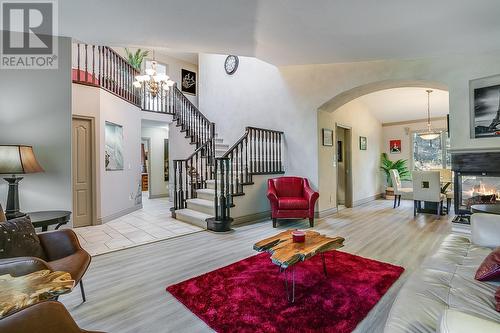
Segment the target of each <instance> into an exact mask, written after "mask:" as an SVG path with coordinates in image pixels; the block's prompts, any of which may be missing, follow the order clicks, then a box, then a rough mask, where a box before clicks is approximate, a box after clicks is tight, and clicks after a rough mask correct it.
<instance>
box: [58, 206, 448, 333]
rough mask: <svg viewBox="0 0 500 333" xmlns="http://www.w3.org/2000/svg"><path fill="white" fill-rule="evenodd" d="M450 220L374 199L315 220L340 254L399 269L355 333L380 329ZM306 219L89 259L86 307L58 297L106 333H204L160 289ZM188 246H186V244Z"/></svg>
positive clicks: (83, 322)
mask: <svg viewBox="0 0 500 333" xmlns="http://www.w3.org/2000/svg"><path fill="white" fill-rule="evenodd" d="M450 220H451V216H448V217H446V216H443V217H441V218H438V217H437V216H436V215H425V214H420V215H419V216H417V217H416V218H413V206H412V202H409V201H404V202H403V201H402V202H401V207H399V208H397V209H392V202H391V201H390V200H388V201H385V200H377V201H374V202H371V203H368V204H365V205H363V206H359V207H356V208H353V209H345V210H342V211H341V212H339V213H337V214H335V215H333V216H331V217H328V218H324V219H322V220H317V221H316V226H315V228H314V229H315V230H317V231H319V232H321V233H325V234H327V235H332V236H335V235H339V236H342V237H345V238H346V241H345V243H344V244H345V246H344V247H343V248H342V249H341V250H342V251H345V252H349V253H353V254H357V255H361V256H363V257H367V258H372V259H376V260H380V261H384V262H389V263H393V264H396V265H401V266H403V267H405V269H406V271H405V273H404V274H403V276H402V277H401V278H400V279H399V280H398V281H397V282H396V283H395V284H394V285H393V287H392V288H391V290H389V292H388V293H387V294H386V295H385V296H384V297H383V298H382V300H381V301H380V302H379V303H378V304H377V305H376V306H375V308H374V309H373V310H372V311H371V312H370V313H369V315H368V316H367V317H366V318H365V320H363V322H361V323H360V324H359V325H358V327H357V328H356V332H370V333H372V332H382V331H383V327H384V323H385V320H386V317H387V314H388V311H389V309H390V307H391V304H392V302H393V301H394V297H395V295H396V294H397V291H398V289H399V288H400V286H401V284H402V283H403V282H404V281H405V280H406V279H407V277H408V275H409V274H411V272H412V271H413V270H414V269H415V268H416V267H418V266H419V265H420V263H421V262H422V260H423V258H424V257H425V256H426V255H427V254H428V253H429V252H430V251H432V249H433V248H434V247H436V246H437V245H439V243H440V242H441V241H442V239H443V237H444V236H445V235H447V234H448V233H450V232H451V225H450ZM306 227H308V222H307V221H306V220H304V221H298V222H291V221H288V222H287V221H283V222H281V223H280V222H279V226H278V228H277V229H273V228H272V225H271V221H266V222H260V223H256V224H250V225H245V226H239V227H237V228H235V231H234V232H231V233H227V234H214V233H211V232H206V231H205V232H199V233H195V234H190V235H186V236H182V237H178V238H174V239H169V240H165V241H160V242H156V243H152V244H147V245H143V246H139V247H135V248H131V249H125V250H122V251H118V252H113V253H109V254H104V255H101V256H97V257H94V258H93V260H92V263H91V265H90V269H89V271H88V272H87V274H86V276H85V277H84V283H85V287H86V293H87V302H86V303H84V304H80V303H81V298H80V294H79V290H78V288H76V289H75V291H73V292H72V293H71V294H70V295H66V296H63V297H61V298H60V299H61V301H62V302H63V303H64V304H65V305H66V307H67V308H68V310H69V311H70V312H71V314H72V315H73V317H74V318H75V320H76V321H77V322H78V324H79V325H80V327H82V328H84V329H95V330H102V331H106V332H109V333H127V332H152V333H159V332H210V331H211V329H210V328H209V327H208V326H207V325H206V324H205V323H204V322H203V321H201V320H200V319H198V317H196V316H195V315H194V314H192V313H191V312H190V311H189V310H187V309H186V308H185V307H184V306H183V305H182V304H180V303H179V302H178V301H177V300H176V299H174V298H173V297H172V296H171V295H170V294H168V293H167V292H166V291H165V287H166V286H168V285H170V284H173V283H177V282H180V281H183V280H185V279H187V278H191V277H194V276H197V275H200V274H203V273H206V272H209V271H211V270H214V269H216V268H220V267H222V266H225V265H228V264H230V263H233V262H235V261H238V260H240V259H243V258H246V257H248V256H251V255H254V254H255V252H254V251H253V250H252V245H253V244H254V243H255V242H256V241H258V240H260V239H262V238H265V237H268V236H271V235H273V234H276V233H277V232H279V231H281V230H285V229H288V228H306ZM186 244H189V246H186Z"/></svg>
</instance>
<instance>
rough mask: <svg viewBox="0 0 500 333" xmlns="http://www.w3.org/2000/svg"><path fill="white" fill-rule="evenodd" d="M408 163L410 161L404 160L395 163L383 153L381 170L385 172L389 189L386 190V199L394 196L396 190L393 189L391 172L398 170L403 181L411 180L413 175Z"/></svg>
mask: <svg viewBox="0 0 500 333" xmlns="http://www.w3.org/2000/svg"><path fill="white" fill-rule="evenodd" d="M407 163H408V160H403V159H400V160H397V161H394V162H393V161H391V160H390V159H389V157H388V156H387V154H386V153H382V155H381V157H380V169H381V170H382V171H384V174H385V177H386V181H387V187H386V189H385V196H386V198H387V197H390V196H393V195H394V188H393V187H392V186H393V185H392V179H391V173H390V170H392V169H396V170H398V173H399V177H400V178H401V180H411V174H410V170H409V169H408V166H407Z"/></svg>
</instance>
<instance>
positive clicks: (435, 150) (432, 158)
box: [412, 132, 451, 170]
mask: <svg viewBox="0 0 500 333" xmlns="http://www.w3.org/2000/svg"><path fill="white" fill-rule="evenodd" d="M412 143H413V169H414V170H435V169H450V168H451V154H450V138H449V137H448V132H443V133H441V136H439V137H437V138H436V139H434V140H424V139H422V138H420V137H419V136H418V133H416V132H414V133H413V134H412Z"/></svg>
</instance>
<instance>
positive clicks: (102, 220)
mask: <svg viewBox="0 0 500 333" xmlns="http://www.w3.org/2000/svg"><path fill="white" fill-rule="evenodd" d="M139 209H142V203H141V204H139V205H135V206H133V207H130V208H126V209H123V210H120V211H118V212H116V213H113V214H111V215H108V216H104V217H100V218H98V219H97V224H103V223H106V222H109V221H113V220H116V219H117V218H119V217H122V216H124V215H127V214H130V213H132V212H135V211H136V210H139Z"/></svg>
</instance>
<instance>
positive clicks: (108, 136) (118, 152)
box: [104, 121, 123, 171]
mask: <svg viewBox="0 0 500 333" xmlns="http://www.w3.org/2000/svg"><path fill="white" fill-rule="evenodd" d="M104 142H105V143H104V154H105V156H104V164H105V167H106V170H108V171H114V170H123V127H122V126H120V125H117V124H113V123H111V122H108V121H107V122H106V125H105V130H104Z"/></svg>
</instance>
